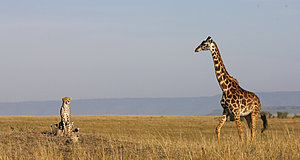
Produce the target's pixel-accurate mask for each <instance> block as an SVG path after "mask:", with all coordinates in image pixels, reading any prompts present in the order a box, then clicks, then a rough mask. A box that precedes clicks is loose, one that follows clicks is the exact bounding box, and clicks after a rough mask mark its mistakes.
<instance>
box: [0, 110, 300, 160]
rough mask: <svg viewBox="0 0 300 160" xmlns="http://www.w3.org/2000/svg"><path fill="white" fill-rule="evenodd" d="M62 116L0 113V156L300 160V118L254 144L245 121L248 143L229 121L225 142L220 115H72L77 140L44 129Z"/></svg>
mask: <svg viewBox="0 0 300 160" xmlns="http://www.w3.org/2000/svg"><path fill="white" fill-rule="evenodd" d="M58 120H59V117H58V116H57V117H0V159H251V160H252V159H300V138H299V135H300V118H298V119H297V118H295V119H292V118H289V119H277V118H274V119H269V128H268V129H267V130H266V131H265V133H264V134H260V133H259V132H258V134H257V137H256V141H255V142H254V143H253V144H250V131H249V129H248V128H246V126H247V125H246V124H245V122H243V131H244V133H245V144H241V143H240V140H239V137H238V134H237V129H236V127H235V123H234V122H226V123H225V125H224V127H223V128H222V130H221V139H222V144H221V145H218V143H217V139H216V136H215V127H216V125H217V124H218V119H217V118H215V117H164V116H73V117H72V121H74V124H75V126H76V127H79V128H80V132H81V137H80V139H79V142H78V143H75V144H73V143H65V139H64V138H62V137H51V136H49V135H47V134H42V132H45V131H50V128H49V127H50V125H51V124H54V123H56V122H57V121H58ZM258 126H259V128H262V122H261V120H260V121H259V124H258Z"/></svg>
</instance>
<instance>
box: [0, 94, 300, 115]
mask: <svg viewBox="0 0 300 160" xmlns="http://www.w3.org/2000/svg"><path fill="white" fill-rule="evenodd" d="M257 95H258V96H259V97H260V99H261V103H262V110H264V111H270V112H272V113H274V112H275V113H276V110H278V111H288V112H290V113H300V91H297V92H262V93H257ZM220 99H221V95H216V96H210V97H191V98H112V99H87V100H72V101H71V110H72V114H73V115H182V116H183V115H187V116H198V115H220V113H221V112H222V111H221V109H222V108H221V106H220ZM60 106H61V101H44V102H18V103H0V115H26V116H47V115H59V109H60Z"/></svg>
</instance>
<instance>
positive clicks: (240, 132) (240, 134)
mask: <svg viewBox="0 0 300 160" xmlns="http://www.w3.org/2000/svg"><path fill="white" fill-rule="evenodd" d="M234 119H235V123H236V126H237V129H238V133H239V136H240V138H241V140H242V143H244V135H243V131H242V123H241V117H240V114H239V113H236V114H234Z"/></svg>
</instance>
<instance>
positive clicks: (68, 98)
mask: <svg viewBox="0 0 300 160" xmlns="http://www.w3.org/2000/svg"><path fill="white" fill-rule="evenodd" d="M61 100H62V101H63V103H64V104H70V101H71V97H63V98H61Z"/></svg>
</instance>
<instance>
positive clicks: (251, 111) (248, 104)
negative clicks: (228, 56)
mask: <svg viewBox="0 0 300 160" xmlns="http://www.w3.org/2000/svg"><path fill="white" fill-rule="evenodd" d="M207 50H210V52H211V54H212V57H213V62H214V67H215V73H216V78H217V80H218V82H219V85H220V88H221V89H222V92H223V95H222V99H221V101H220V103H221V106H222V107H223V114H222V116H221V119H220V122H219V124H218V126H217V128H216V134H217V138H218V142H219V144H220V143H221V140H220V131H221V128H222V126H223V125H224V123H225V121H226V117H227V116H228V115H229V113H232V114H233V115H234V119H235V123H236V126H237V129H238V134H239V137H240V139H241V141H242V143H243V142H244V140H243V131H242V127H241V120H240V117H241V116H243V117H245V119H246V120H247V124H248V127H249V128H250V130H251V142H253V140H254V138H255V134H256V123H257V119H258V117H259V115H260V108H261V104H260V100H259V98H258V97H257V96H256V95H255V94H254V93H252V92H249V91H246V90H244V89H243V88H242V87H240V86H239V83H238V81H237V80H236V79H235V78H233V77H231V76H230V75H229V74H228V72H227V70H226V68H225V66H224V64H223V61H222V58H221V54H220V52H219V49H218V47H217V44H216V43H215V42H214V41H213V40H212V39H211V37H208V38H207V39H206V40H205V41H203V42H202V43H201V44H200V45H199V46H198V47H197V48H196V49H195V52H200V51H207ZM261 119H262V120H263V129H262V131H261V132H263V131H264V130H265V129H266V128H267V119H266V116H265V115H263V114H261Z"/></svg>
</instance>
